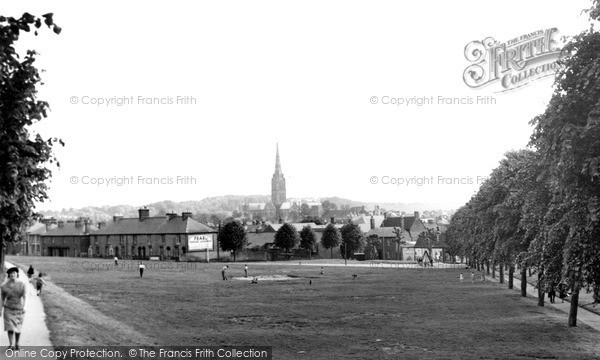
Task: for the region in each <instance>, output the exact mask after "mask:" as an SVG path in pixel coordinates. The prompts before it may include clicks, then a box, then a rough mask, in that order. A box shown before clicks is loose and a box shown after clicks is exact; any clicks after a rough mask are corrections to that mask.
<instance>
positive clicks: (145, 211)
mask: <svg viewBox="0 0 600 360" xmlns="http://www.w3.org/2000/svg"><path fill="white" fill-rule="evenodd" d="M138 213H139V214H140V220H144V219H147V218H149V217H150V209H146V207H144V208H143V209H138Z"/></svg>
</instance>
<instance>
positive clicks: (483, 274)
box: [481, 271, 485, 281]
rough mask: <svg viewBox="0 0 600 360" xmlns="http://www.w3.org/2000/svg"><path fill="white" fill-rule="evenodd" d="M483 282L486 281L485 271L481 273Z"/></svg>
mask: <svg viewBox="0 0 600 360" xmlns="http://www.w3.org/2000/svg"><path fill="white" fill-rule="evenodd" d="M481 281H485V271H482V272H481Z"/></svg>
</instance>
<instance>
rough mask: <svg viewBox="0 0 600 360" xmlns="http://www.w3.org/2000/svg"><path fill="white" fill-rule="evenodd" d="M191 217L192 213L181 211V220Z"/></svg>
mask: <svg viewBox="0 0 600 360" xmlns="http://www.w3.org/2000/svg"><path fill="white" fill-rule="evenodd" d="M191 217H192V213H191V212H189V211H184V212H182V213H181V220H183V221H185V220H187V218H191Z"/></svg>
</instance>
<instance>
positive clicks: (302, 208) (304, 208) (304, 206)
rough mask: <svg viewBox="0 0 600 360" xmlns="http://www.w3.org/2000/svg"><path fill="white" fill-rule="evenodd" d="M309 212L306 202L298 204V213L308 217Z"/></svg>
mask: <svg viewBox="0 0 600 360" xmlns="http://www.w3.org/2000/svg"><path fill="white" fill-rule="evenodd" d="M310 213H311V208H310V206H309V205H308V204H307V203H303V204H302V205H300V215H302V216H303V217H305V218H306V217H309V216H310Z"/></svg>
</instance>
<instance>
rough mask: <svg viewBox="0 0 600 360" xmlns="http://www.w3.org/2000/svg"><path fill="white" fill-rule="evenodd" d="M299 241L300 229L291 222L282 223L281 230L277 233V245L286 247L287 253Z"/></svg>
mask: <svg viewBox="0 0 600 360" xmlns="http://www.w3.org/2000/svg"><path fill="white" fill-rule="evenodd" d="M297 243H298V231H296V228H295V227H294V226H293V225H292V224H289V223H285V224H283V225H281V227H280V228H279V230H277V232H276V233H275V246H277V247H280V248H284V249H285V252H286V253H289V252H290V249H293V248H294V247H296V244H297Z"/></svg>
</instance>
